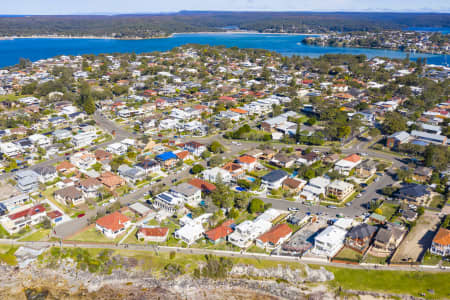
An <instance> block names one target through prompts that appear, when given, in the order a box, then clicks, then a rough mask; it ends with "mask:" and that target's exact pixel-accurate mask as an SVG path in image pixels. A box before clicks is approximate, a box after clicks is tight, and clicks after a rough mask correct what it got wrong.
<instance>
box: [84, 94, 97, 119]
mask: <svg viewBox="0 0 450 300" xmlns="http://www.w3.org/2000/svg"><path fill="white" fill-rule="evenodd" d="M83 108H84V111H85V112H86V113H87V114H88V115H92V114H93V113H95V109H96V107H95V103H94V99H93V98H92V96H89V97H87V99H86V100H85V102H84V103H83Z"/></svg>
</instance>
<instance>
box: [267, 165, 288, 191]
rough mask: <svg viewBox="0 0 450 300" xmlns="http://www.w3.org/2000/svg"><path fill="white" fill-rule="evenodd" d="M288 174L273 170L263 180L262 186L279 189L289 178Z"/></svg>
mask: <svg viewBox="0 0 450 300" xmlns="http://www.w3.org/2000/svg"><path fill="white" fill-rule="evenodd" d="M288 175H289V174H288V173H287V172H286V171H283V170H273V171H271V172H270V173H268V174H266V175H264V176H263V177H262V178H261V184H264V185H266V186H267V187H268V188H269V189H278V188H280V187H281V185H282V184H283V181H284V180H285V179H286V178H288Z"/></svg>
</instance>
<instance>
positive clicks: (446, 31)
mask: <svg viewBox="0 0 450 300" xmlns="http://www.w3.org/2000/svg"><path fill="white" fill-rule="evenodd" d="M406 30H411V31H423V32H440V33H443V34H449V33H450V28H449V27H442V28H438V27H408V28H406Z"/></svg>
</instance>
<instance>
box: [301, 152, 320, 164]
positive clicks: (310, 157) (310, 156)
mask: <svg viewBox="0 0 450 300" xmlns="http://www.w3.org/2000/svg"><path fill="white" fill-rule="evenodd" d="M319 160H320V155H319V154H317V153H315V152H308V153H303V154H302V155H301V156H300V157H298V158H297V160H296V162H297V164H304V165H307V166H310V165H312V164H313V163H315V162H317V161H319Z"/></svg>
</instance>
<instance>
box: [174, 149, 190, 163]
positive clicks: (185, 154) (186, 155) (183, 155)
mask: <svg viewBox="0 0 450 300" xmlns="http://www.w3.org/2000/svg"><path fill="white" fill-rule="evenodd" d="M175 155H176V156H177V157H178V159H179V160H181V161H186V160H193V159H194V157H193V156H192V155H191V153H190V152H189V151H187V150H184V151H179V152H176V153H175Z"/></svg>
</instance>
